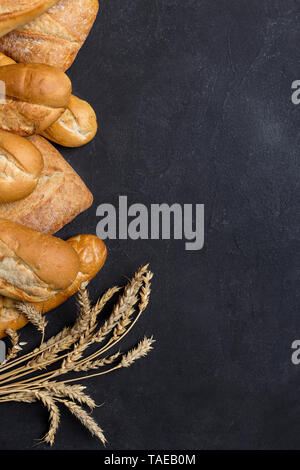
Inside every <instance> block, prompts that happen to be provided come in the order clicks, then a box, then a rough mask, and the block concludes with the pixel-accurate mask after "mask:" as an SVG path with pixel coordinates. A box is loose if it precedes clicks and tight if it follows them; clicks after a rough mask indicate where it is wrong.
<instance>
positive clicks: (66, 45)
mask: <svg viewBox="0 0 300 470" xmlns="http://www.w3.org/2000/svg"><path fill="white" fill-rule="evenodd" d="M98 9H99V2H98V0H60V1H59V2H58V3H57V4H56V5H54V6H53V7H52V8H51V9H49V10H48V11H47V12H46V13H44V14H43V15H41V16H39V17H38V18H36V19H34V20H33V21H30V22H29V23H26V24H25V25H24V26H22V27H20V28H16V29H14V31H12V32H11V33H9V34H7V35H6V36H4V37H2V38H0V51H1V52H4V54H7V55H8V56H9V57H12V58H13V59H15V60H16V61H17V62H26V63H27V62H35V63H43V64H48V65H54V66H56V67H59V68H60V69H62V70H64V71H66V70H67V69H68V68H69V67H70V66H71V65H72V63H73V62H74V60H75V58H76V56H77V54H78V52H79V49H80V48H81V47H82V45H83V43H84V41H85V40H86V38H87V36H88V34H89V32H90V30H91V28H92V26H93V23H94V21H95V19H96V16H97V13H98Z"/></svg>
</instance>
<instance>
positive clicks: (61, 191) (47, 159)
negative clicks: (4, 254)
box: [0, 136, 93, 234]
mask: <svg viewBox="0 0 300 470" xmlns="http://www.w3.org/2000/svg"><path fill="white" fill-rule="evenodd" d="M29 140H30V142H32V143H33V144H34V145H35V146H36V147H37V149H38V150H39V151H40V152H41V154H42V156H43V160H44V169H43V171H42V173H41V176H40V179H39V182H38V184H37V187H36V189H35V190H34V191H33V192H32V193H31V194H30V195H29V196H28V197H27V198H26V199H22V200H21V201H17V202H12V203H10V204H0V217H2V218H5V219H9V220H13V221H14V222H19V223H21V224H23V225H26V226H27V227H30V228H33V229H35V230H39V231H40V232H45V233H51V234H53V233H55V232H57V231H58V230H60V229H61V228H62V227H63V226H64V225H66V224H67V223H69V222H71V220H73V219H74V218H75V217H76V216H77V215H78V214H80V213H81V212H83V211H84V210H86V209H88V208H89V207H90V205H91V204H92V202H93V196H92V194H91V192H90V191H89V190H88V188H87V187H86V185H85V184H84V182H83V181H82V180H81V178H80V177H79V176H78V174H77V173H76V172H75V171H74V170H73V168H72V167H71V166H70V165H69V164H68V163H67V162H66V161H65V159H64V158H63V157H62V156H61V154H60V153H59V152H58V151H57V150H56V149H55V148H54V147H53V145H51V144H50V142H48V141H47V140H46V139H44V138H43V137H40V136H32V137H30V138H29Z"/></svg>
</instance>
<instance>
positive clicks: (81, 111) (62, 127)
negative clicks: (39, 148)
mask: <svg viewBox="0 0 300 470" xmlns="http://www.w3.org/2000/svg"><path fill="white" fill-rule="evenodd" d="M15 63H16V62H15V61H14V60H13V59H11V58H10V57H7V56H6V55H5V54H3V53H2V52H0V67H1V66H2V65H9V64H15ZM97 130H98V125H97V117H96V114H95V111H94V110H93V108H92V107H91V106H90V105H89V103H87V101H84V100H81V99H79V98H77V96H74V95H71V98H70V101H69V104H68V106H67V109H66V110H65V112H64V113H63V114H62V115H61V116H60V118H59V119H58V120H57V121H55V122H54V123H53V124H51V126H50V127H48V129H45V130H44V131H42V132H41V135H43V136H44V137H46V138H47V139H49V140H52V142H55V143H56V144H59V145H62V146H64V147H81V146H82V145H85V144H87V143H88V142H90V141H91V140H92V139H93V138H94V137H95V135H96V133H97Z"/></svg>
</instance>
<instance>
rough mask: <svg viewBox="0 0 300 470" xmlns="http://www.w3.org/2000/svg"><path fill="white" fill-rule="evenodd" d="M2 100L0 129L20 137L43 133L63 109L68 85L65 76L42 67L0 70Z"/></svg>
mask: <svg viewBox="0 0 300 470" xmlns="http://www.w3.org/2000/svg"><path fill="white" fill-rule="evenodd" d="M0 81H2V82H3V83H4V85H5V95H6V96H5V100H4V101H3V102H1V103H0V129H3V130H6V131H9V132H13V133H15V134H18V135H21V136H29V135H33V134H36V133H39V132H40V131H43V130H44V129H46V128H47V127H49V126H50V125H51V124H52V123H53V122H55V121H56V120H57V119H58V118H59V117H60V116H61V115H62V114H63V113H64V111H65V110H66V108H67V106H68V104H69V101H70V96H71V90H72V85H71V82H70V79H69V78H68V77H67V75H66V74H65V73H63V72H62V71H61V70H60V69H58V68H56V67H50V66H49V65H43V64H11V65H4V66H2V67H0Z"/></svg>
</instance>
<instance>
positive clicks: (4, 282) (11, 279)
mask: <svg viewBox="0 0 300 470" xmlns="http://www.w3.org/2000/svg"><path fill="white" fill-rule="evenodd" d="M0 253H1V256H0V292H1V293H2V294H3V295H7V296H8V297H11V298H15V299H20V300H26V301H31V302H39V301H43V300H47V299H48V298H50V297H51V296H52V295H53V294H55V293H56V292H57V291H61V290H64V289H66V288H67V287H69V286H70V285H71V283H72V282H73V281H74V280H75V278H76V276H77V274H78V271H79V258H78V255H77V254H76V252H75V250H74V249H73V248H72V247H71V246H70V244H69V243H66V242H64V241H63V240H61V239H59V238H56V237H53V236H51V235H47V234H44V233H41V232H37V231H36V230H32V229H30V228H28V227H25V226H23V225H20V224H17V223H15V222H11V221H9V220H6V219H0Z"/></svg>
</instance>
